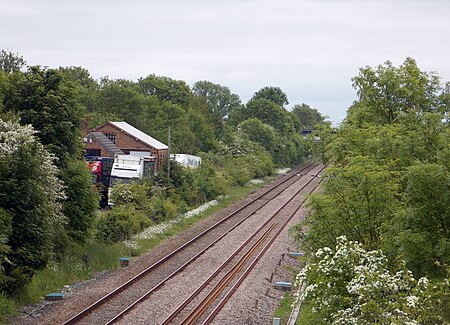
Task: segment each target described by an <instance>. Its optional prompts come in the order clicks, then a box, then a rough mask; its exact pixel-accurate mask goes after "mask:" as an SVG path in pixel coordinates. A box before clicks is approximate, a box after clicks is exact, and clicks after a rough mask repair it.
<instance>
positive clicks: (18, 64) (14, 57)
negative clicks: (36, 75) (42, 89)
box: [0, 50, 26, 74]
mask: <svg viewBox="0 0 450 325" xmlns="http://www.w3.org/2000/svg"><path fill="white" fill-rule="evenodd" d="M25 65H26V61H25V59H24V58H23V57H22V56H20V55H19V53H13V52H11V51H6V50H2V51H1V52H0V69H1V70H2V71H3V72H5V73H7V74H9V73H12V72H14V71H20V69H22V68H23V67H24V66H25Z"/></svg>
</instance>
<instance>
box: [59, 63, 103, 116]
mask: <svg viewBox="0 0 450 325" xmlns="http://www.w3.org/2000/svg"><path fill="white" fill-rule="evenodd" d="M59 71H60V73H61V74H62V76H63V78H64V80H65V82H68V83H70V84H71V86H72V87H74V90H75V93H76V99H77V102H78V103H79V104H80V105H81V106H82V107H83V111H84V112H94V111H95V110H96V109H97V96H98V91H99V88H100V86H99V84H98V83H97V82H96V81H95V80H94V79H93V78H92V77H91V75H90V73H89V71H88V70H86V69H84V68H81V67H73V66H72V67H65V68H63V67H59Z"/></svg>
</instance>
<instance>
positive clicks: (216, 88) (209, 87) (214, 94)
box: [192, 80, 241, 119]
mask: <svg viewBox="0 0 450 325" xmlns="http://www.w3.org/2000/svg"><path fill="white" fill-rule="evenodd" d="M192 92H193V93H194V94H195V95H197V96H200V97H204V98H205V99H206V102H207V104H208V110H209V114H210V115H211V116H214V117H215V116H217V117H220V118H221V119H223V118H226V117H227V116H228V115H229V114H230V113H231V112H232V111H233V110H234V109H236V108H237V107H239V106H240V105H241V100H240V98H239V96H238V95H236V94H233V93H232V92H231V91H230V88H228V87H226V86H221V85H219V84H215V83H212V82H210V81H206V80H203V81H197V82H196V83H195V84H194V86H193V87H192Z"/></svg>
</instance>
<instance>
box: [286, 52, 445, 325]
mask: <svg viewBox="0 0 450 325" xmlns="http://www.w3.org/2000/svg"><path fill="white" fill-rule="evenodd" d="M353 84H354V87H355V88H356V90H357V94H358V100H357V101H356V102H355V103H354V104H353V105H352V107H350V108H349V110H348V116H347V118H346V120H345V121H344V122H343V123H342V125H341V126H340V128H339V129H338V130H337V132H336V133H333V132H331V130H330V129H328V130H327V129H326V128H324V127H322V128H321V129H320V130H318V131H317V135H320V138H321V140H322V141H321V142H320V143H317V145H316V148H315V152H316V153H318V154H320V155H321V156H322V157H323V159H324V161H325V162H327V163H328V164H329V165H328V167H327V169H326V171H325V173H324V181H323V183H322V191H321V192H320V193H318V194H314V195H313V196H312V197H311V199H310V200H309V203H308V204H309V207H310V213H309V215H308V217H307V220H306V222H305V223H303V224H300V225H298V226H296V227H295V228H294V229H293V230H292V233H293V234H294V236H295V237H296V238H297V240H298V241H299V244H300V245H301V247H302V248H304V249H305V250H306V251H307V253H309V255H310V257H311V260H310V262H311V264H310V266H307V267H306V268H305V269H304V271H303V273H302V275H301V276H300V277H301V278H302V281H303V280H305V281H306V284H307V286H308V287H307V288H309V289H307V290H306V291H305V292H304V293H303V294H302V295H303V298H304V299H301V300H304V301H305V302H306V304H307V305H308V306H309V307H308V310H309V311H308V313H309V312H311V314H310V316H311V315H312V316H311V317H313V318H314V323H316V324H320V323H323V324H330V323H333V324H343V323H345V324H353V323H355V324H373V323H399V324H400V323H402V324H403V323H407V322H409V323H410V324H419V323H420V324H425V323H426V324H428V323H430V324H431V323H433V324H435V323H436V324H437V323H440V324H442V323H446V322H449V321H450V319H449V315H450V301H449V299H450V293H449V286H448V281H449V278H448V277H449V271H448V266H449V263H450V231H449V230H450V164H449V162H450V159H449V158H450V129H449V123H448V122H449V113H450V102H449V89H450V88H449V84H448V83H447V84H446V85H441V84H440V79H439V77H438V76H437V75H436V74H434V73H426V72H422V71H420V69H419V68H418V67H417V64H416V62H415V61H414V60H413V59H411V58H407V59H406V60H405V62H404V63H403V65H401V66H400V67H394V66H393V65H392V64H391V63H390V62H386V63H384V64H382V65H380V66H378V67H376V68H371V67H365V68H362V69H361V70H360V74H359V75H358V76H357V77H355V78H353ZM339 238H340V239H339ZM347 241H348V242H347ZM356 243H358V244H356ZM346 245H347V246H348V245H349V246H351V249H350V248H349V247H347V246H346ZM359 245H360V246H359ZM323 247H325V248H323ZM334 247H336V249H335V250H334ZM343 247H347V248H348V249H347V250H345V249H344V248H343ZM324 251H325V252H326V254H325V255H324V256H325V257H324V256H322V255H323V252H324ZM332 251H333V252H334V253H332ZM338 252H339V254H338ZM356 252H358V253H356ZM330 254H331V255H330ZM333 254H335V255H333ZM355 254H356V255H355ZM357 255H358V256H360V257H357ZM370 256H377V257H376V258H375V260H376V261H375V262H374V263H375V264H376V265H375V264H374V265H367V264H365V263H370V258H369V257H370ZM356 259H360V260H358V261H356ZM330 261H334V262H333V265H331V264H330V265H329V263H330ZM339 263H344V264H345V263H347V264H346V265H347V266H346V268H342V267H341V266H339V265H340V264H339ZM325 264H326V265H328V266H329V268H328V269H327V270H325V268H324V266H325ZM327 272H328V273H327ZM399 272H400V273H401V274H403V275H402V277H401V278H398V279H397V275H398V274H399ZM406 275H407V279H406V278H404V276H406ZM362 277H365V280H364V281H363V280H361V279H362ZM422 277H423V279H425V280H419V282H420V281H422V282H421V283H423V282H427V281H430V284H429V285H428V286H423V287H421V288H418V286H419V284H420V283H417V280H418V279H421V278H422ZM360 280H361V281H360ZM397 280H399V281H400V280H401V281H406V282H405V283H406V284H405V285H404V286H400V284H398V283H396V282H395V281H397ZM358 281H360V282H361V283H360V284H361V286H362V287H361V288H362V289H358V290H360V291H355V290H356V289H355V287H354V285H353V284H355V283H356V282H358ZM300 282H301V281H300ZM402 283H403V282H402ZM432 288H439V289H436V290H437V291H438V292H437V291H433V290H434V289H432ZM308 290H309V291H310V292H308ZM361 290H362V291H361ZM421 290H422V291H421ZM413 300H414V301H413ZM413 302H414V304H413ZM412 305H414V306H412ZM419 305H420V306H419ZM413 307H414V308H413ZM431 310H433V312H431ZM305 324H306V322H305Z"/></svg>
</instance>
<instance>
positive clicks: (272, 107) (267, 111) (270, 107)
mask: <svg viewBox="0 0 450 325" xmlns="http://www.w3.org/2000/svg"><path fill="white" fill-rule="evenodd" d="M250 118H257V119H259V120H261V121H262V122H263V123H265V124H267V125H270V126H272V127H273V128H275V130H277V131H278V132H279V133H280V134H282V135H287V134H291V133H293V131H294V123H293V121H292V118H291V116H290V115H289V113H288V112H287V111H286V110H285V109H283V108H282V107H281V106H279V105H277V104H275V103H273V102H272V101H270V100H267V99H252V100H250V101H249V102H248V103H247V105H245V106H242V107H240V108H238V109H236V110H235V111H234V112H233V114H232V116H231V123H234V124H236V125H237V124H239V123H241V122H243V121H245V120H248V119H250Z"/></svg>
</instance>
